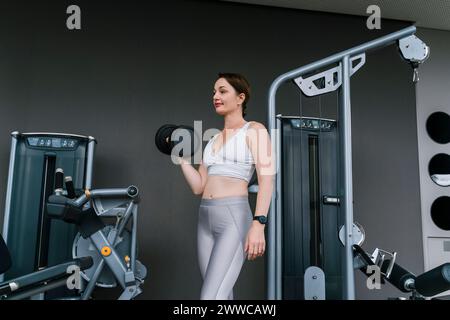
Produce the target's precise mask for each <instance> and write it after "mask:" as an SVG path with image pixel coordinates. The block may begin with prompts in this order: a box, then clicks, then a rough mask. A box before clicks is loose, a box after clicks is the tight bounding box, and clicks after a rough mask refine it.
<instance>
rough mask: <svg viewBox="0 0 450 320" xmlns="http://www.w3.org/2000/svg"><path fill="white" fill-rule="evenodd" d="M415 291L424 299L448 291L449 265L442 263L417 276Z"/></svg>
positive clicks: (449, 283) (449, 286)
mask: <svg viewBox="0 0 450 320" xmlns="http://www.w3.org/2000/svg"><path fill="white" fill-rule="evenodd" d="M416 290H417V292H419V293H420V294H421V295H423V296H425V297H431V296H434V295H437V294H439V293H441V292H444V291H447V290H450V263H444V264H442V265H440V266H439V267H436V268H434V269H431V270H429V271H427V272H425V273H423V274H421V275H420V276H418V277H417V279H416Z"/></svg>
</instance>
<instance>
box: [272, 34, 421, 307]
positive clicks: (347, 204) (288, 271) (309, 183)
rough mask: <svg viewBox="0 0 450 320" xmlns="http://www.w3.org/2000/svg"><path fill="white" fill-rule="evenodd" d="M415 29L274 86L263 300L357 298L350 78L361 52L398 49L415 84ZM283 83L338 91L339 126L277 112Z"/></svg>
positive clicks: (315, 91) (313, 93)
mask: <svg viewBox="0 0 450 320" xmlns="http://www.w3.org/2000/svg"><path fill="white" fill-rule="evenodd" d="M415 32H416V28H415V27H414V26H411V27H408V28H405V29H403V30H400V31H397V32H394V33H391V34H388V35H386V36H383V37H381V38H378V39H375V40H372V41H369V42H367V43H364V44H362V45H359V46H356V47H353V48H350V49H348V50H345V51H343V52H340V53H337V54H334V55H332V56H329V57H327V58H324V59H322V60H319V61H316V62H313V63H310V64H308V65H306V66H303V67H300V68H297V69H295V70H292V71H289V72H287V73H285V74H283V75H280V76H279V77H277V78H276V79H275V80H274V82H273V83H272V85H271V87H270V91H269V99H268V129H269V132H270V133H271V138H272V145H273V148H274V150H275V151H276V155H277V158H276V163H277V169H278V170H277V173H276V184H275V188H274V191H273V194H272V202H271V207H270V212H269V216H270V217H271V218H270V219H269V225H268V261H267V263H268V266H267V270H268V272H267V298H268V299H318V300H320V299H348V300H353V299H355V289H354V266H353V256H354V254H353V245H354V244H357V242H358V241H359V240H361V239H358V238H359V237H361V232H359V231H358V230H359V228H358V225H357V224H356V223H355V222H354V221H353V206H352V203H353V198H352V195H353V187H352V149H351V106H350V77H351V76H352V75H353V74H354V73H355V72H357V71H358V70H359V69H360V68H361V67H362V66H363V65H364V64H365V61H366V52H368V51H371V50H374V49H377V48H381V47H384V46H388V45H391V44H396V45H398V48H399V51H400V53H401V55H402V57H403V58H404V60H406V61H407V62H408V63H409V64H410V65H411V66H412V68H413V81H414V82H417V81H418V80H419V77H418V66H419V65H420V64H421V63H423V62H424V61H425V60H426V59H427V58H428V56H429V48H428V46H427V45H426V44H425V43H423V42H422V41H421V40H420V39H418V38H417V37H416V36H415V35H414V33H415ZM326 68H328V69H326ZM324 70H325V71H324ZM288 81H293V82H294V83H295V85H296V86H297V87H298V88H299V89H300V91H301V92H302V94H303V95H305V96H307V97H318V96H323V95H325V94H327V93H331V92H337V95H338V101H339V108H338V117H337V119H338V121H333V120H330V119H323V118H321V117H319V118H304V117H299V116H291V117H289V116H286V115H282V114H277V104H276V94H277V91H278V89H279V88H280V87H281V86H282V85H283V84H284V83H286V82H288ZM300 177H301V178H303V179H301V178H300ZM318 177H320V178H318ZM338 239H340V241H339V240H338ZM341 241H342V242H341Z"/></svg>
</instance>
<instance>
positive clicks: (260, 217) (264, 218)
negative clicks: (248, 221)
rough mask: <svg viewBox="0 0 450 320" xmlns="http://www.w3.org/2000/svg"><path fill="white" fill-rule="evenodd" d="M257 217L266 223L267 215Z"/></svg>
mask: <svg viewBox="0 0 450 320" xmlns="http://www.w3.org/2000/svg"><path fill="white" fill-rule="evenodd" d="M257 219H258V221H259V222H260V223H262V224H265V223H266V222H267V217H265V216H259V217H257Z"/></svg>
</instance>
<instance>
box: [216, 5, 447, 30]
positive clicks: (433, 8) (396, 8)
mask: <svg viewBox="0 0 450 320" xmlns="http://www.w3.org/2000/svg"><path fill="white" fill-rule="evenodd" d="M224 1H230V2H241V3H249V4H258V5H266V6H275V7H284V8H293V9H303V10H312V11H324V12H333V13H343V14H351V15H358V16H369V15H370V14H368V13H366V11H367V7H368V6H370V5H373V4H375V5H378V6H379V7H380V9H381V18H382V19H383V18H384V19H394V20H404V21H412V22H415V23H416V26H417V27H422V28H430V29H440V30H449V31H450V18H449V17H450V0H378V1H377V0H224Z"/></svg>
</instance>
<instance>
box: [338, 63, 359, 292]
mask: <svg viewBox="0 0 450 320" xmlns="http://www.w3.org/2000/svg"><path fill="white" fill-rule="evenodd" d="M349 60H350V57H349V56H345V57H344V59H343V60H342V86H341V92H340V99H341V106H340V108H339V120H340V136H341V138H340V141H341V144H340V147H341V150H340V155H341V159H340V160H341V172H342V174H341V177H342V178H343V179H344V180H343V181H342V180H341V193H342V194H341V197H340V209H341V210H343V211H344V212H345V222H344V225H345V248H344V250H345V259H344V265H345V271H344V279H345V283H344V298H345V299H347V300H354V299H355V288H354V283H355V280H354V271H353V249H352V245H353V238H352V231H353V176H352V115H351V102H350V67H351V66H350V61H349Z"/></svg>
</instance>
